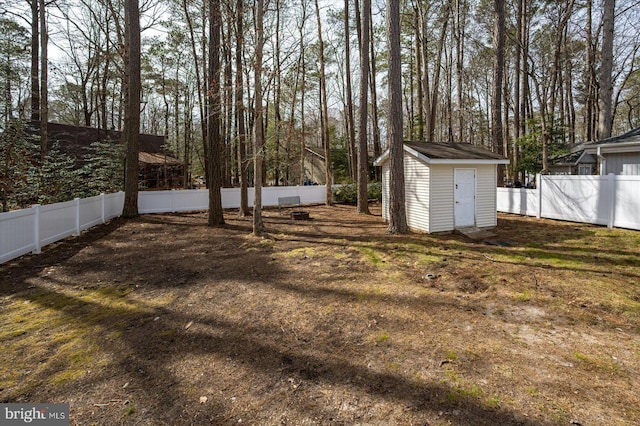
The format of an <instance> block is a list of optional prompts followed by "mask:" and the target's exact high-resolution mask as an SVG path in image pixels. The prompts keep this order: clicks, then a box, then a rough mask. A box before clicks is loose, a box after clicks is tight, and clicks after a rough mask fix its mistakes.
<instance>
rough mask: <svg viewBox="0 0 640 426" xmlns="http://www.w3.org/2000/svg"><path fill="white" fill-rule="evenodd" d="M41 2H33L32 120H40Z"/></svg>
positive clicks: (33, 0) (36, 0)
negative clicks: (39, 5) (39, 10)
mask: <svg viewBox="0 0 640 426" xmlns="http://www.w3.org/2000/svg"><path fill="white" fill-rule="evenodd" d="M38 2H39V0H31V90H30V92H31V93H30V94H31V119H32V120H35V121H38V120H40V81H39V78H40V15H39V12H38Z"/></svg>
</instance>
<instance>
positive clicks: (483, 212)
mask: <svg viewBox="0 0 640 426" xmlns="http://www.w3.org/2000/svg"><path fill="white" fill-rule="evenodd" d="M445 161H447V162H446V163H445V164H438V163H435V164H434V163H430V162H428V161H426V160H425V159H423V158H422V157H421V155H416V153H414V152H410V151H409V150H406V149H405V152H404V173H405V207H406V214H407V224H408V225H409V228H411V229H413V230H416V231H422V232H429V233H434V232H450V231H453V230H455V214H454V207H455V200H454V197H455V185H454V176H455V173H454V170H455V169H456V168H459V169H473V170H474V171H475V179H476V180H475V185H476V188H475V196H476V198H475V212H474V216H475V223H476V226H478V227H495V226H496V225H497V208H496V177H497V171H496V164H493V163H491V164H482V161H479V162H478V163H475V162H469V161H468V160H462V161H460V162H459V163H456V161H455V160H445ZM379 164H380V165H381V167H382V218H383V219H384V220H385V221H386V222H388V221H389V175H390V171H389V161H388V158H387V159H385V160H383V161H381V162H380V163H379Z"/></svg>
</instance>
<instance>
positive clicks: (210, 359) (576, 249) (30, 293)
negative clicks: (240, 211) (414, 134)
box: [0, 206, 640, 426]
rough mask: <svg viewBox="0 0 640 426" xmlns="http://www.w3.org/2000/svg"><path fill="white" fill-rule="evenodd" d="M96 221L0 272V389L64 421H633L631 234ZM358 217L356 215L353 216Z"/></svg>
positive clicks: (330, 217) (332, 212) (334, 210)
mask: <svg viewBox="0 0 640 426" xmlns="http://www.w3.org/2000/svg"><path fill="white" fill-rule="evenodd" d="M309 211H310V214H311V217H312V220H310V221H295V222H294V221H291V220H289V219H285V218H283V217H282V216H279V215H278V214H277V212H276V211H269V210H266V211H265V216H264V217H265V223H266V227H267V230H268V231H269V232H270V233H271V235H270V236H269V237H268V238H264V239H259V238H255V237H253V236H250V235H249V234H250V229H251V222H250V218H249V219H237V217H236V212H229V213H228V214H227V216H226V220H227V223H228V226H227V227H226V228H220V229H214V228H208V227H207V226H206V214H203V213H196V214H183V215H147V216H142V217H140V218H137V219H135V220H130V221H123V220H117V221H114V222H112V223H111V224H109V225H107V226H103V227H99V228H96V229H94V230H92V231H90V232H87V233H85V234H84V235H83V236H81V237H78V238H72V239H69V240H67V241H65V242H63V243H61V244H58V245H56V246H55V247H53V248H50V249H47V250H45V252H44V253H43V254H42V255H40V256H26V257H24V258H22V259H18V260H16V261H13V262H10V263H8V264H6V265H1V266H0V275H1V276H2V286H0V320H1V321H0V344H2V347H3V351H0V401H2V402H24V401H33V402H47V401H60V402H63V401H64V402H69V403H70V404H71V417H72V419H71V420H72V423H73V424H105V425H107V424H109V425H110V424H172V425H173V424H232V423H233V424H237V423H248V424H265V425H270V424H334V423H335V424H425V423H428V424H431V425H445V424H460V425H467V424H473V425H494V424H500V425H516V424H517V425H527V426H534V425H535V426H538V425H564V424H569V423H570V422H571V421H576V422H579V423H581V424H604V423H606V424H612V425H635V424H637V423H638V422H640V408H638V407H640V397H639V396H638V395H637V393H636V392H634V389H637V388H640V379H639V377H640V339H639V336H640V291H639V290H638V289H639V288H640V259H639V256H638V254H639V253H640V232H635V231H627V230H620V229H614V230H609V229H606V228H602V227H595V226H589V225H582V224H572V223H562V222H556V221H549V220H536V219H530V218H521V217H516V216H511V215H501V216H500V219H499V226H498V228H497V233H498V237H497V239H499V240H502V241H509V242H510V243H511V244H510V245H509V246H508V247H500V246H495V245H485V244H482V243H476V242H471V241H467V240H465V239H464V238H463V237H461V236H458V235H437V236H431V235H423V234H410V235H405V236H397V235H388V234H386V232H385V231H386V225H385V224H384V223H382V222H381V220H380V218H379V216H362V215H357V214H355V212H354V209H353V208H352V207H346V206H335V207H325V206H321V207H312V208H309ZM374 211H375V210H374Z"/></svg>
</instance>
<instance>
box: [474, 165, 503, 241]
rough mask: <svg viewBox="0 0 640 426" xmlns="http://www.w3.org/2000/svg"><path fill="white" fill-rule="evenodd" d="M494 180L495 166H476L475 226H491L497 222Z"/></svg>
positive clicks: (495, 176)
mask: <svg viewBox="0 0 640 426" xmlns="http://www.w3.org/2000/svg"><path fill="white" fill-rule="evenodd" d="M496 182H497V172H496V166H494V165H478V166H476V226H477V227H478V228H483V227H493V226H496V225H497V224H498V219H497V214H496V202H497V200H496V192H497V191H496Z"/></svg>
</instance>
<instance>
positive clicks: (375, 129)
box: [367, 9, 382, 161]
mask: <svg viewBox="0 0 640 426" xmlns="http://www.w3.org/2000/svg"><path fill="white" fill-rule="evenodd" d="M369 38H370V40H369V53H370V55H371V59H370V61H371V62H370V67H369V68H370V71H371V76H370V78H371V81H370V84H371V133H372V136H373V157H374V158H378V157H379V156H380V155H381V154H382V144H381V143H380V126H379V124H378V121H379V119H378V91H377V87H378V84H377V77H376V54H375V50H374V40H373V15H372V14H371V9H369ZM367 161H368V159H367Z"/></svg>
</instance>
